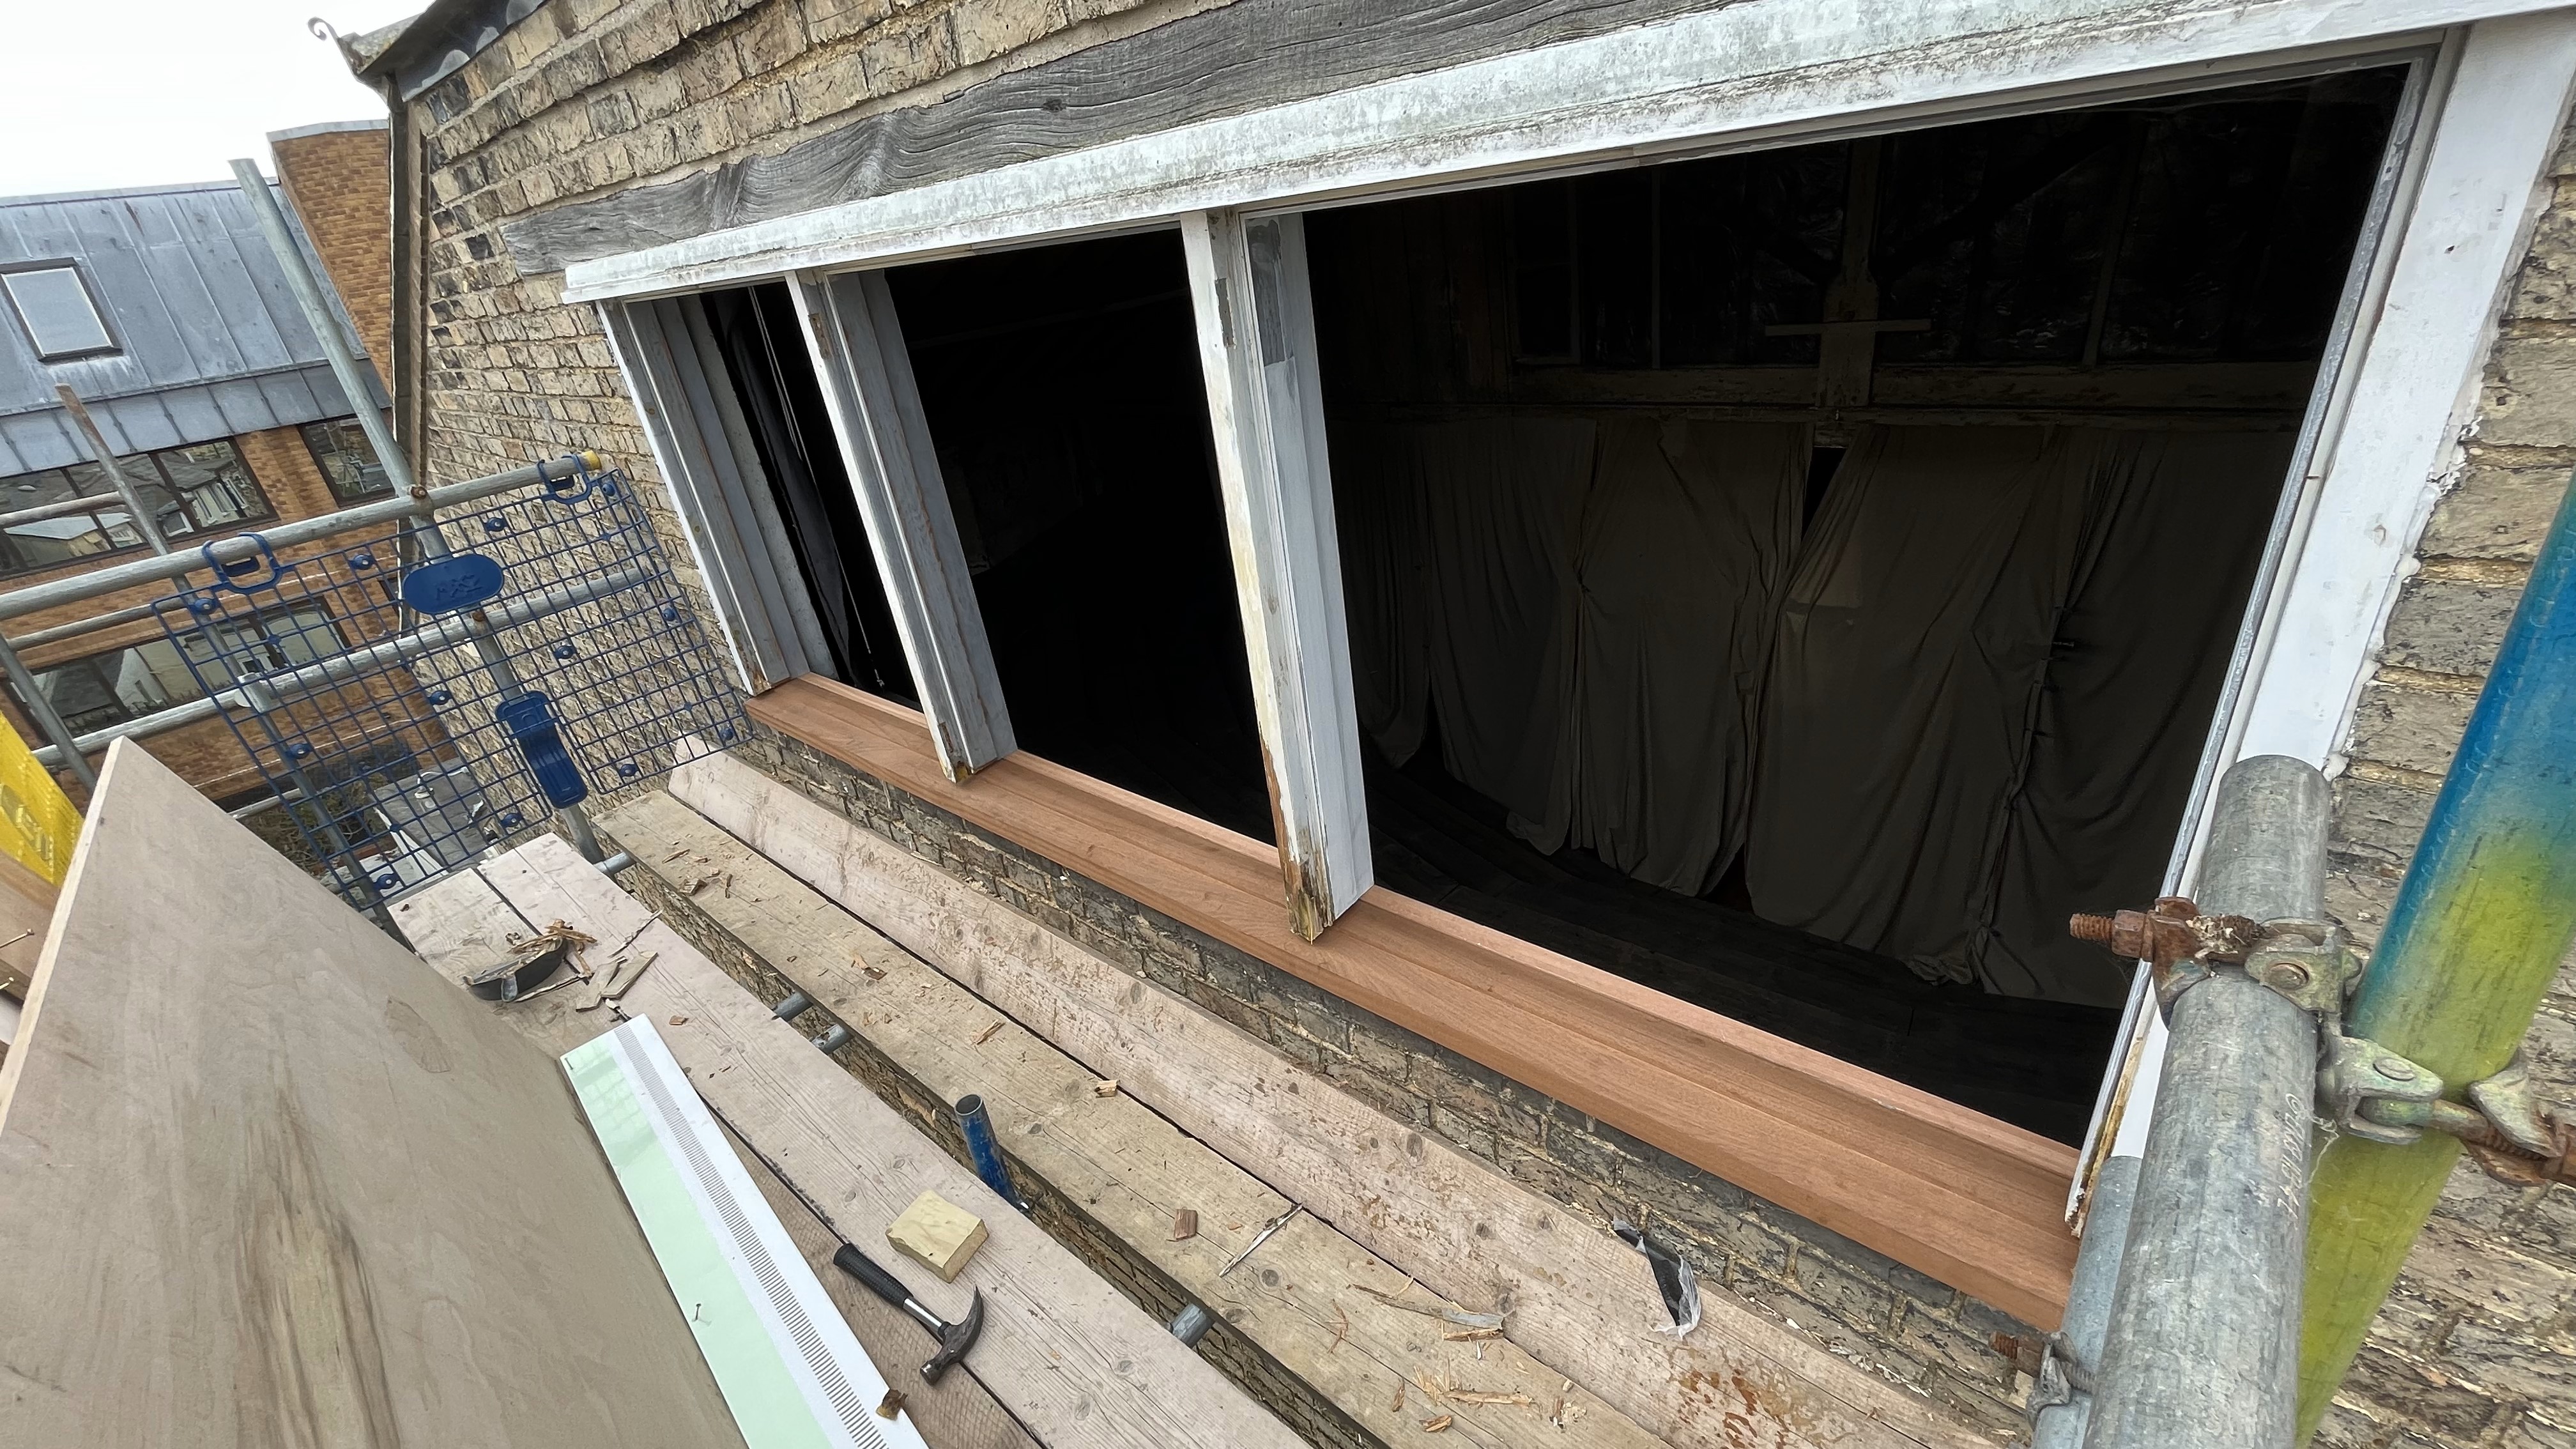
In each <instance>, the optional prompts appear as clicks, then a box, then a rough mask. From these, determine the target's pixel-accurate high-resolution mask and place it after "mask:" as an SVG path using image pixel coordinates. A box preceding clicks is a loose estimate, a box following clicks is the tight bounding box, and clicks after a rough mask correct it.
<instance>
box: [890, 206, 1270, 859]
mask: <svg viewBox="0 0 2576 1449" xmlns="http://www.w3.org/2000/svg"><path fill="white" fill-rule="evenodd" d="M887 280H888V283H889V285H890V287H891V289H892V291H893V294H894V298H895V305H896V309H897V310H898V312H900V314H901V315H902V319H903V331H904V339H905V344H906V347H907V348H908V350H909V353H910V357H911V362H912V370H913V376H914V379H915V381H916V382H917V383H918V384H919V387H920V391H921V401H922V410H923V412H924V414H925V415H926V417H927V418H928V421H929V425H930V433H931V437H932V440H933V442H934V443H935V445H936V447H937V449H938V453H939V466H940V471H941V473H942V475H943V476H944V478H945V479H946V481H947V485H948V490H949V496H950V500H951V503H952V506H953V507H954V510H955V512H956V515H957V520H958V531H959V533H960V535H961V536H962V539H963V541H964V544H965V548H966V553H967V558H968V565H969V568H970V570H971V571H972V573H973V575H974V580H975V596H976V600H977V603H978V604H979V605H980V606H981V608H982V610H983V615H984V628H985V632H986V634H987V636H988V637H989V638H990V640H991V642H992V649H993V658H994V667H995V670H996V672H997V673H998V675H999V676H1000V679H1001V684H1002V692H1003V695H1004V697H1005V698H1006V699H1007V700H1008V701H1009V704H1010V711H1011V726H1012V730H1013V733H1014V734H1015V735H1016V736H1017V737H1018V740H1019V743H1020V745H1021V747H1022V748H1024V749H1028V750H1030V751H1033V752H1035V753H1037V754H1039V755H1042V756H1044V757H1046V758H1048V759H1050V760H1054V761H1057V762H1059V763H1061V764H1064V765H1068V766H1070V767H1072V768H1074V769H1077V770H1080V771H1082V772H1084V773H1085V774H1089V775H1092V776H1095V777H1097V778H1100V779H1103V780H1107V781H1109V782H1110V783H1112V784H1115V785H1119V786H1122V787H1124V788H1126V789H1130V790H1134V791H1136V792H1137V793H1139V794H1142V795H1146V796H1149V797H1151V798H1153V799H1156V800H1159V801H1162V802H1163V803H1165V804H1167V805H1171V806H1174V807H1176V808H1178V809H1182V810H1186V811H1189V812H1190V813H1192V814H1194V815H1197V816H1199V817H1200V818H1202V819H1206V820H1210V821H1213V822H1215V823H1217V824H1219V825H1223V826H1226V827H1227V828H1229V829H1232V830H1235V831H1238V832H1241V833H1242V834H1245V835H1250V836H1254V837H1256V838H1259V839H1261V840H1265V841H1267V840H1270V839H1271V838H1272V835H1273V830H1272V825H1271V821H1270V801H1269V793H1268V790H1267V788H1266V787H1265V786H1264V784H1263V777H1262V772H1261V742H1260V732H1259V727H1258V725H1257V723H1256V721H1255V716H1254V714H1253V705H1252V683H1251V674H1250V668H1249V665H1248V664H1247V662H1246V659H1245V655H1244V645H1243V629H1242V624H1241V621H1240V617H1239V615H1238V613H1237V611H1236V603H1235V593H1234V573H1233V565H1232V562H1231V555H1230V553H1229V550H1228V548H1227V545H1226V538H1225V519H1224V514H1223V512H1222V510H1221V506H1220V503H1219V498H1218V493H1217V484H1216V470H1215V462H1214V443H1213V440H1212V439H1211V437H1210V435H1209V431H1208V423H1207V389H1206V384H1205V382H1204V381H1203V380H1202V378H1201V376H1200V371H1199V361H1198V351H1197V344H1196V340H1195V332H1194V330H1193V323H1192V320H1191V312H1190V303H1189V297H1188V292H1187V281H1186V273H1185V268H1184V263H1183V260H1182V255H1181V244H1180V238H1179V235H1178V234H1177V233H1156V234H1153V235H1147V236H1135V237H1121V238H1115V239H1112V240H1106V241H1092V242H1081V243H1075V244H1071V245H1064V246H1051V247H1040V248H1032V249H1029V250H1024V251H1014V252H1007V253H1001V254H997V255H993V256H986V257H973V258H966V259H963V260H958V261H950V262H934V263H928V264H924V265H920V266H912V267H901V268H896V269H894V270H893V271H891V272H889V273H888V274H887Z"/></svg>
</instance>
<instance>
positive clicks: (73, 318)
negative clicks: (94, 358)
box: [0, 267, 116, 358]
mask: <svg viewBox="0 0 2576 1449" xmlns="http://www.w3.org/2000/svg"><path fill="white" fill-rule="evenodd" d="M0 282H5V283H7V284H8V289H9V300H10V302H11V303H12V304H13V305H15V306H16V307H17V309H18V320H19V322H20V323H22V324H23V325H24V326H25V327H26V329H27V336H28V337H29V338H31V339H32V340H33V341H34V342H35V344H36V355H37V356H39V357H44V358H55V357H74V356H78V355H79V354H81V353H84V352H105V351H110V350H112V349H113V348H114V347H115V346H116V342H115V339H113V338H111V337H109V336H108V335H107V324H106V323H105V322H102V321H100V320H99V315H98V309H97V308H96V307H94V306H92V305H90V299H89V289H88V288H87V287H85V286H83V285H82V284H81V276H80V273H79V272H77V271H75V270H73V269H72V268H70V267H45V268H41V269H39V270H36V271H32V272H10V273H8V274H7V275H5V276H0Z"/></svg>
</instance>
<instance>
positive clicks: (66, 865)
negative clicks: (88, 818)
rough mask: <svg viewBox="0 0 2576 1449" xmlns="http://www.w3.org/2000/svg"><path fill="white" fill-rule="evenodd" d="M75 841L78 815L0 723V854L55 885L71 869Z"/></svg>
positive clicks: (21, 742)
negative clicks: (7, 856)
mask: <svg viewBox="0 0 2576 1449" xmlns="http://www.w3.org/2000/svg"><path fill="white" fill-rule="evenodd" d="M79 839H80V812H79V811H77V810H75V809H73V808H72V802H71V800H70V799H69V797H67V796H65V795H64V794H63V787H62V786H60V785H57V784H55V783H54V777H53V776H52V775H51V774H50V773H48V772H47V771H46V769H45V767H44V766H42V765H39V764H37V763H36V757H35V755H34V754H33V753H31V752H30V751H29V750H28V749H27V742H26V741H25V740H22V739H20V738H18V732H17V731H16V730H15V729H12V728H10V727H9V725H8V724H7V722H6V721H0V850H5V851H7V852H8V853H9V854H10V855H11V856H13V857H15V858H16V859H17V861H18V863H19V864H21V865H24V866H25V867H27V868H28V869H29V870H32V871H34V872H35V873H36V874H38V875H40V876H43V877H44V878H45V879H47V880H49V881H51V882H53V883H54V884H55V885H61V884H62V883H63V876H64V875H65V873H67V872H69V871H70V870H71V868H72V844H73V842H75V841H77V840H79Z"/></svg>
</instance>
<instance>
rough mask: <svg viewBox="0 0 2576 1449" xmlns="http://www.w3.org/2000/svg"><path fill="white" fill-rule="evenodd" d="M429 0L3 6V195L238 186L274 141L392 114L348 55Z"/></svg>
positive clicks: (50, 1)
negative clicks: (280, 134)
mask: <svg viewBox="0 0 2576 1449" xmlns="http://www.w3.org/2000/svg"><path fill="white" fill-rule="evenodd" d="M425 3H426V0H91V3H88V4H77V3H66V0H0V17H5V21H6V27H5V28H6V30H7V32H8V38H7V40H6V41H5V42H0V196H26V195H30V194H34V193H40V192H51V191H88V190H98V189H105V188H108V187H117V186H153V185H159V184H162V183H165V182H175V181H229V180H231V179H232V169H231V166H230V162H231V161H232V159H233V158H234V157H236V156H251V157H255V158H257V159H258V161H259V163H260V169H262V170H263V171H265V170H270V169H272V163H271V162H270V159H269V155H268V133H269V132H271V131H283V130H286V129H287V128H289V127H292V126H306V125H311V124H313V123H314V122H316V121H355V120H365V119H370V118H373V117H378V116H382V115H383V114H384V113H385V107H384V102H383V100H382V99H381V98H380V97H378V96H377V95H376V94H375V93H374V92H373V91H371V90H369V89H367V88H366V87H365V86H362V85H360V84H358V82H357V81H356V80H355V79H353V78H351V76H350V75H349V68H348V66H347V64H346V63H344V62H343V61H342V60H341V59H340V52H339V48H338V47H337V46H334V45H332V44H331V43H330V42H328V41H325V40H316V39H314V38H313V36H312V35H310V34H308V33H307V32H306V31H305V28H304V22H305V20H306V19H307V18H308V17H310V16H312V15H314V14H316V13H319V14H320V15H321V16H322V18H323V19H325V20H328V21H330V22H331V23H332V24H333V25H335V26H338V27H339V28H340V30H341V32H342V33H343V34H351V35H354V34H359V33H362V32H365V31H368V30H373V29H375V28H376V27H378V26H380V25H387V24H390V23H392V22H393V21H396V20H400V19H402V18H403V17H404V16H406V15H411V14H416V13H418V12H419V10H420V9H421V7H422V6H423V5H424V4H425Z"/></svg>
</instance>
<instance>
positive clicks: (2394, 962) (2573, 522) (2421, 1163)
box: [2299, 488, 2576, 1437]
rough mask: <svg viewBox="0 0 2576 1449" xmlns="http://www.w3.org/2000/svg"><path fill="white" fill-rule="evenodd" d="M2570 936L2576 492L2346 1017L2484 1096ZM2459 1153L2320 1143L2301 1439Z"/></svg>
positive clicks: (2346, 1139)
mask: <svg viewBox="0 0 2576 1449" xmlns="http://www.w3.org/2000/svg"><path fill="white" fill-rule="evenodd" d="M2571 939H2576V488H2571V490H2570V491H2569V493H2568V495H2567V497H2566V499H2565V500H2564V501H2562V502H2561V503H2560V504H2559V507H2558V519H2557V522H2556V523H2555V525H2553V526H2552V527H2551V529H2550V531H2549V537H2548V539H2547V541H2545V542H2544V543H2543V544H2542V545H2541V550H2540V559H2539V562H2538V563H2537V564H2536V565H2535V566H2534V567H2533V569H2532V571H2531V580H2530V582H2529V583H2528V584H2527V585H2526V586H2525V588H2524V590H2523V595H2522V603H2521V605H2520V606H2519V607H2518V608H2516V609H2515V611H2514V616H2513V623H2512V624H2511V625H2510V626H2509V627H2508V628H2507V629H2506V630H2505V638H2504V647H2503V648H2502V649H2501V650H2499V651H2498V653H2497V655H2496V662H2495V667H2494V669H2493V670H2491V671H2490V672H2489V673H2488V675H2487V682H2486V687H2485V688H2484V689H2483V690H2481V691H2480V692H2479V694H2478V703H2477V708H2476V710H2475V711H2474V712H2473V713H2471V714H2470V716H2469V726H2468V732H2467V733H2466V734H2465V735H2464V736H2463V737H2462V738H2461V740H2460V749H2459V753H2458V755H2457V756H2456V757H2455V758H2454V759H2453V761H2452V764H2451V771H2450V774H2449V775H2447V776H2446V777H2444V779H2443V781H2442V790H2441V793H2440V795H2438V796H2437V797H2435V799H2434V802H2433V814H2432V818H2431V820H2430V821H2429V822H2428V823H2427V824H2426V825H2425V827H2424V838H2423V842H2422V843H2421V844H2420V845H2418V846H2417V847H2416V850H2415V858H2414V861H2413V863H2412V864H2411V865H2409V866H2408V867H2407V871H2406V880H2405V882H2404V884H2402V885H2400V886H2399V887H2398V891H2397V904H2396V905H2395V906H2394V907H2393V908H2392V909H2391V910H2390V911H2389V914H2388V929H2387V930H2386V931H2385V932H2384V933H2383V934H2382V935H2381V936H2380V938H2379V948H2378V950H2377V951H2376V952H2375V953H2373V955H2372V957H2371V960H2370V966H2369V969H2368V970H2367V971H2366V972H2365V973H2364V974H2363V976H2362V980H2361V986H2360V989H2359V991H2358V992H2357V993H2356V994H2355V996H2354V997H2353V1001H2352V1005H2351V1007H2350V1009H2349V1011H2348V1013H2347V1020H2348V1024H2347V1025H2346V1027H2345V1030H2346V1032H2347V1033H2349V1034H2350V1035H2351V1036H2353V1037H2358V1038H2364V1039H2367V1040H2368V1041H2371V1042H2374V1043H2376V1044H2377V1045H2378V1046H2379V1048H2381V1049H2382V1050H2384V1051H2385V1052H2389V1053H2394V1054H2396V1055H2397V1056H2399V1057H2403V1058H2405V1059H2407V1060H2408V1061H2409V1062H2411V1063H2413V1064H2414V1065H2415V1066H2416V1067H2417V1068H2419V1069H2421V1070H2422V1071H2424V1072H2428V1073H2432V1074H2437V1075H2438V1076H2439V1077H2440V1079H2441V1083H2442V1085H2443V1086H2444V1087H2445V1091H2444V1093H2443V1095H2444V1097H2445V1098H2446V1099H2447V1100H2449V1101H2451V1102H2458V1101H2460V1100H2461V1099H2462V1098H2463V1097H2464V1096H2479V1097H2480V1098H2481V1100H2480V1101H2479V1105H2480V1107H2481V1108H2484V1107H2486V1106H2487V1105H2488V1102H2487V1100H2485V1099H2484V1098H2483V1094H2477V1093H2474V1092H2473V1090H2472V1089H2473V1087H2474V1086H2477V1085H2482V1084H2484V1083H2485V1081H2486V1079H2488V1078H2492V1077H2495V1076H2496V1075H2497V1074H2498V1073H2500V1072H2504V1071H2506V1069H2507V1068H2508V1067H2509V1066H2511V1065H2512V1064H2513V1062H2514V1057H2515V1053H2516V1052H2517V1051H2518V1050H2519V1049H2520V1047H2521V1045H2522V1039H2523V1036H2524V1034H2525V1033H2526V1032H2528V1031H2529V1030H2530V1029H2531V1019H2532V1015H2533V1013H2534V1012H2535V1011H2536V1010H2537V1009H2538V1007H2539V1005H2540V999H2541V995H2542V993H2544V992H2545V991H2547V990H2548V987H2549V982H2550V978H2551V976H2552V975H2553V974H2554V973H2555V971H2556V969H2557V966H2558V963H2559V961H2560V960H2561V959H2562V958H2563V957H2564V956H2565V955H2566V954H2567V948H2568V944H2569V942H2570V941H2571ZM2361 1115H2363V1116H2364V1117H2365V1118H2370V1119H2373V1120H2383V1119H2385V1118H2389V1117H2395V1116H2397V1115H2398V1114H2397V1113H2394V1112H2384V1111H2373V1110H2371V1109H2370V1108H2369V1107H2368V1106H2365V1107H2364V1108H2363V1111H2362V1114H2361ZM2427 1115H2430V1114H2427ZM2526 1115H2527V1114H2526ZM2417 1120H2422V1117H2421V1116H2419V1117H2418V1118H2417ZM2459 1153H2460V1142H2459V1140H2458V1139H2457V1138H2455V1137H2451V1136H2447V1135H2444V1134H2443V1133H2440V1132H2425V1133H2423V1134H2422V1135H2420V1136H2419V1137H2417V1138H2416V1140H2414V1141H2413V1142H2410V1143H2404V1144H2398V1143H2390V1142H2382V1141H2370V1140H2366V1139H2365V1138H2363V1137H2360V1136H2355V1135H2344V1136H2339V1137H2337V1138H2335V1139H2334V1140H2333V1141H2332V1142H2331V1143H2330V1144H2329V1145H2328V1146H2327V1147H2326V1149H2325V1153H2324V1155H2323V1157H2322V1159H2321V1160H2320V1161H2319V1162H2318V1164H2317V1171H2316V1174H2315V1178H2314V1187H2313V1201H2314V1209H2313V1212H2314V1217H2315V1224H2316V1226H2315V1233H2314V1235H2313V1237H2312V1238H2311V1239H2310V1246H2309V1252H2308V1258H2307V1292H2306V1298H2307V1306H2306V1313H2305V1323H2304V1326H2303V1329H2302V1336H2301V1343H2300V1365H2299V1432H2300V1434H2301V1436H2302V1437H2304V1436H2305V1435H2306V1434H2308V1433H2309V1432H2312V1431H2313V1430H2314V1429H2315V1428H2316V1426H2317V1424H2318V1423H2319V1422H2320V1421H2321V1420H2323V1419H2324V1417H2325V1412H2326V1407H2327V1404H2328V1403H2329V1401H2330V1400H2331V1399H2332V1398H2333V1396H2334V1391H2335V1389H2336V1387H2337V1386H2338V1385H2340V1384H2341V1383H2342V1382H2343V1376H2344V1373H2345V1371H2346V1370H2347V1369H2349V1368H2350V1367H2351V1366H2352V1360H2353V1355H2354V1354H2356V1353H2358V1352H2359V1351H2360V1349H2361V1343H2362V1338H2363V1336H2364V1335H2365V1334H2366V1333H2367V1332H2368V1331H2369V1327H2370V1322H2371V1320H2372V1319H2373V1318H2374V1317H2376V1316H2377V1314H2378V1312H2379V1305H2380V1303H2381V1302H2382V1301H2383V1300H2384V1299H2386V1297H2387V1296H2388V1290H2389V1288H2390V1287H2391V1286H2392V1285H2394V1284H2395V1283H2396V1281H2397V1273H2398V1269H2399V1267H2400V1266H2401V1265H2403V1264H2404V1262H2405V1260H2406V1253H2407V1250H2408V1249H2409V1248H2410V1247H2411V1246H2412V1245H2413V1244H2414V1241H2415V1235H2416V1233H2417V1232H2419V1231H2420V1230H2421V1229H2422V1228H2423V1226H2424V1221H2425V1219H2426V1218H2427V1217H2429V1216H2430V1215H2431V1213H2432V1210H2433V1203H2434V1200H2435V1199H2436V1198H2438V1197H2440V1196H2441V1192H2442V1184H2443V1182H2444V1181H2445V1180H2447V1179H2448V1178H2449V1176H2450V1172H2451V1167H2452V1164H2453V1163H2454V1162H2455V1161H2457V1159H2458V1157H2459Z"/></svg>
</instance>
